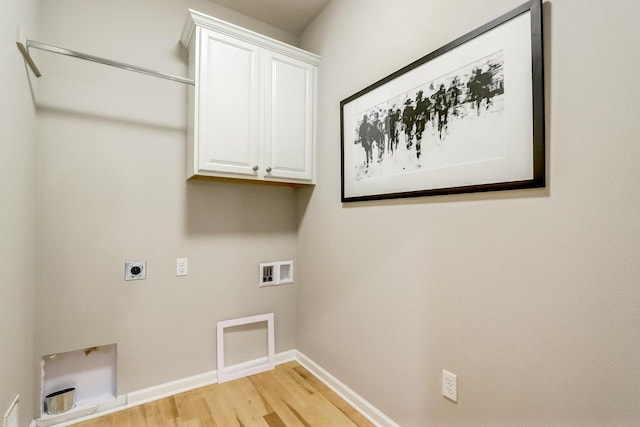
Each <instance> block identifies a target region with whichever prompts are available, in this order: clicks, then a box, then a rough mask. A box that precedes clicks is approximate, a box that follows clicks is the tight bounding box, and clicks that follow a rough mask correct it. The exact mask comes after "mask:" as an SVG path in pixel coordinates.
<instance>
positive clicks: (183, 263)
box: [176, 258, 189, 276]
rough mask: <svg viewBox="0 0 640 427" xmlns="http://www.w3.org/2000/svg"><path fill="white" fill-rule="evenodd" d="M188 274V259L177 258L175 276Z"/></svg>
mask: <svg viewBox="0 0 640 427" xmlns="http://www.w3.org/2000/svg"><path fill="white" fill-rule="evenodd" d="M188 274H189V258H178V259H177V260H176V276H187V275H188Z"/></svg>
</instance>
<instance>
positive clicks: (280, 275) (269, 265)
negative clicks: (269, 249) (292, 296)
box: [258, 261, 293, 287]
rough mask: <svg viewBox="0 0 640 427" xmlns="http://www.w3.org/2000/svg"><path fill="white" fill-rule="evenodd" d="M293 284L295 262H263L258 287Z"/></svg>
mask: <svg viewBox="0 0 640 427" xmlns="http://www.w3.org/2000/svg"><path fill="white" fill-rule="evenodd" d="M287 283H293V261H279V262H263V263H261V264H260V278H259V282H258V285H260V287H262V286H274V285H285V284H287Z"/></svg>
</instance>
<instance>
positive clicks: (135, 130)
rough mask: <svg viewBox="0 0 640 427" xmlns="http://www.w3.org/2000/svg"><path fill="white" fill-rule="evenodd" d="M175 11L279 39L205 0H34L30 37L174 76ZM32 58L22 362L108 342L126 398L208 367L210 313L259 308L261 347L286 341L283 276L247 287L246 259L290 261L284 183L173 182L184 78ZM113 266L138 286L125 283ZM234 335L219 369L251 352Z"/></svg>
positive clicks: (290, 302)
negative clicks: (179, 267)
mask: <svg viewBox="0 0 640 427" xmlns="http://www.w3.org/2000/svg"><path fill="white" fill-rule="evenodd" d="M189 7H191V8H193V9H196V10H199V11H202V12H204V13H208V14H212V15H215V16H218V17H220V18H223V19H226V20H229V21H232V22H234V23H237V24H239V25H243V26H245V27H249V28H251V29H253V30H255V31H260V32H262V33H267V34H268V35H271V36H272V37H276V38H280V39H284V40H285V41H289V42H291V41H295V37H293V36H292V35H289V34H287V33H284V32H282V31H280V30H277V29H275V28H272V27H269V26H266V25H265V24H262V23H260V22H257V21H255V20H252V19H250V18H248V17H245V16H242V15H238V14H237V13H233V12H231V11H230V10H228V9H224V8H220V7H218V6H216V5H215V4H213V3H211V2H209V1H206V0H193V1H170V0H163V1H157V0H136V1H133V2H132V1H128V0H118V1H108V2H104V1H97V0H88V1H87V0H61V1H55V2H50V1H43V2H41V3H40V8H41V11H40V12H41V15H42V20H41V37H40V39H41V40H42V41H44V42H47V43H50V44H53V45H59V46H63V47H68V48H70V49H75V50H78V51H81V52H87V53H91V54H94V55H98V56H103V57H106V58H112V59H115V60H119V61H122V62H128V63H132V64H136V65H140V66H146V67H148V68H152V69H157V70H160V71H164V72H167V73H172V74H176V75H184V76H186V74H187V70H186V64H187V62H186V53H185V50H184V48H183V47H182V46H179V39H180V35H181V32H182V28H183V24H184V21H185V18H186V15H187V8H189ZM39 61H40V63H41V64H42V69H43V74H44V77H43V78H42V79H41V81H40V87H39V91H38V93H37V96H36V98H37V104H38V123H39V128H38V130H39V141H38V155H37V157H36V167H37V171H38V175H37V184H38V200H39V202H40V206H39V208H40V209H39V210H38V216H37V223H38V251H37V261H38V268H37V274H38V294H37V301H36V307H37V315H36V357H41V356H42V355H46V354H50V353H59V352H64V351H69V350H75V349H80V348H85V347H90V346H95V345H102V344H110V343H114V342H115V343H117V344H118V392H119V393H127V392H130V391H134V390H139V389H141V388H145V387H149V386H153V385H157V384H160V383H163V382H167V381H171V380H176V379H180V378H184V377H187V376H190V375H194V374H199V373H203V372H207V371H210V370H213V369H215V368H216V357H215V349H216V346H215V327H216V322H217V321H218V320H222V319H227V318H237V317H242V316H248V315H254V314H260V313H266V312H272V311H273V312H275V318H276V322H275V324H276V331H277V332H276V351H284V350H289V349H292V348H295V314H296V312H295V304H296V287H295V285H288V286H280V287H274V288H265V289H259V288H258V265H259V263H260V262H265V261H277V260H289V259H294V260H295V259H296V244H297V243H296V203H295V192H294V190H293V189H291V188H281V187H267V186H256V185H246V184H228V183H216V182H186V180H185V178H184V177H185V152H186V148H185V147H186V145H185V144H186V138H187V133H186V120H187V111H186V99H187V93H186V86H184V85H181V84H178V83H174V82H170V81H166V80H161V79H154V78H152V77H148V76H144V75H141V74H135V73H130V72H126V71H122V70H118V69H115V68H111V67H106V66H102V65H98V64H93V63H89V62H85V61H80V60H77V59H72V58H67V57H62V56H58V55H53V54H50V53H46V52H41V53H40V55H39ZM20 77H23V76H20ZM23 98H24V97H23ZM179 257H188V258H189V276H187V277H176V276H175V268H176V267H175V265H176V258H179ZM125 260H146V261H147V270H148V271H147V279H146V280H144V281H137V282H126V283H125V282H124V279H123V276H124V261H125ZM260 333H262V332H261V331H257V332H256V331H250V332H246V334H248V335H252V334H254V335H258V334H260ZM238 340H240V341H246V343H247V345H234V346H232V350H233V349H236V351H232V352H231V354H228V355H227V357H226V358H225V361H226V362H227V363H234V362H235V363H238V362H240V361H245V360H250V359H253V358H255V357H257V356H262V355H265V354H266V351H265V348H266V347H265V346H264V343H263V341H264V340H260V341H259V345H258V344H250V342H251V341H252V339H251V338H250V337H247V338H246V339H242V338H238ZM255 342H256V341H254V343H255ZM261 350H262V351H261Z"/></svg>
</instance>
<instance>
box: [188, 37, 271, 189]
mask: <svg viewBox="0 0 640 427" xmlns="http://www.w3.org/2000/svg"><path fill="white" fill-rule="evenodd" d="M201 34H202V38H201V44H200V68H199V70H200V76H199V81H198V83H199V88H198V89H197V95H196V96H198V97H199V99H198V100H197V101H196V102H197V104H198V107H199V113H198V125H197V128H198V129H199V134H198V147H197V154H198V169H199V171H200V172H205V173H206V172H212V173H211V174H210V175H222V176H234V175H251V176H254V177H255V176H257V172H256V171H255V170H254V168H255V167H256V166H257V165H258V160H259V159H258V126H259V122H258V120H259V108H260V91H259V84H260V52H259V48H257V47H256V46H254V45H251V44H249V43H246V42H243V41H241V40H239V39H236V38H233V37H229V36H226V35H224V34H218V33H215V32H213V31H209V30H207V29H204V28H203V29H202V33H201Z"/></svg>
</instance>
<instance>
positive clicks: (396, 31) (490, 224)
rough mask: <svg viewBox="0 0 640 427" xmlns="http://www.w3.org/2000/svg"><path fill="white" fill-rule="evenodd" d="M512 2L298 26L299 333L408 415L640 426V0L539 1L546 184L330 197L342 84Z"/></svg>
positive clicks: (429, 0) (352, 7) (422, 421)
mask: <svg viewBox="0 0 640 427" xmlns="http://www.w3.org/2000/svg"><path fill="white" fill-rule="evenodd" d="M520 3H521V0H492V1H482V2H478V1H473V0H461V1H455V2H451V1H449V2H445V1H435V0H413V1H393V2H389V1H378V0H376V1H372V0H350V1H334V2H332V3H331V4H330V5H329V6H328V7H327V8H326V9H325V10H324V11H323V13H322V14H321V16H319V17H318V18H317V19H316V20H315V21H314V22H313V23H312V24H311V26H310V27H309V28H307V30H306V31H305V33H304V34H303V35H302V36H301V41H300V42H301V45H302V47H303V48H305V49H308V50H311V51H313V52H316V53H318V54H319V55H321V56H322V66H321V73H320V87H319V88H320V91H319V92H320V99H319V115H318V117H319V123H318V158H317V164H318V172H319V173H318V177H319V178H318V182H319V183H318V185H317V186H316V188H315V190H313V191H311V190H307V191H304V192H302V193H300V194H299V196H300V197H299V206H300V214H299V217H300V221H301V224H300V228H299V236H298V258H299V259H300V260H301V262H300V268H299V269H298V272H299V273H300V274H301V276H300V278H301V281H302V284H301V285H300V286H299V288H298V291H299V292H298V335H297V337H298V348H299V349H300V350H301V351H302V352H304V353H305V354H307V355H308V356H309V357H311V358H312V359H313V360H315V361H316V362H318V363H319V364H320V365H322V366H323V367H324V368H326V369H327V370H329V371H330V372H331V373H333V374H334V375H335V376H336V377H338V378H340V379H341V380H342V381H344V382H345V383H347V384H348V385H350V386H351V387H352V388H353V389H354V390H356V391H357V392H358V393H360V394H361V395H362V396H364V397H365V398H366V399H368V400H369V401H371V402H372V403H373V404H374V405H376V406H377V407H378V408H379V409H381V410H382V411H383V412H385V413H386V414H387V415H389V416H390V417H391V418H393V419H394V420H396V421H397V422H398V423H400V424H401V425H403V426H416V427H417V426H452V425H455V426H464V425H483V426H514V425H517V426H525V425H527V426H552V425H554V426H560V425H563V426H564V425H574V426H588V425H593V426H603V425H607V426H614V425H617V426H623V425H624V426H631V425H638V424H639V423H640V400H639V399H640V364H639V363H638V355H639V354H640V334H639V333H638V331H639V330H640V311H639V307H640V286H638V284H639V278H640V263H638V261H637V253H638V252H639V250H640V226H639V222H638V218H639V217H640V168H638V164H639V161H640V145H638V140H639V139H640V127H639V124H638V123H639V121H638V114H639V112H640V111H639V107H638V106H639V105H640V104H639V101H640V88H639V86H638V85H637V84H636V81H637V75H638V73H639V72H640V59H639V56H638V54H637V48H638V46H640V32H638V29H637V22H638V19H639V18H640V3H638V2H637V1H635V0H617V1H615V2H610V3H602V2H582V1H578V0H556V1H552V2H550V3H546V4H545V6H544V23H545V27H546V28H545V38H546V41H545V49H546V52H545V62H546V63H545V67H546V70H545V71H546V94H547V105H546V117H547V146H548V162H547V166H548V183H549V184H548V186H547V188H545V189H539V190H530V191H511V192H502V193H487V194H477V195H458V196H442V197H432V198H421V199H412V200H400V201H383V202H374V203H359V204H347V205H341V204H340V151H339V147H340V128H339V123H340V120H339V119H340V117H339V102H340V100H342V99H344V98H346V97H348V96H350V95H352V94H354V93H355V92H357V91H358V90H360V89H362V88H364V87H366V86H368V85H369V84H371V83H373V82H375V81H377V80H378V79H380V78H382V77H384V76H386V75H388V74H390V73H392V72H394V71H395V70H397V69H399V68H401V67H402V66H404V65H406V64H408V63H410V62H412V61H413V60H415V59H417V58H419V57H421V56H423V55H425V54H426V53H428V52H431V51H433V50H435V49H436V48H438V47H440V46H442V45H444V44H445V43H447V42H449V41H451V40H453V39H454V38H456V37H458V36H460V35H462V34H464V33H466V32H468V31H470V30H472V29H474V28H476V27H477V26H479V25H481V24H484V23H485V22H488V21H490V20H492V19H493V18H495V17H497V16H499V15H500V14H502V13H504V12H507V11H508V10H510V9H512V8H513V7H515V6H517V5H519V4H520ZM318 272H323V274H322V275H319V274H318ZM442 369H447V370H450V371H452V372H454V373H456V374H458V376H459V380H458V381H459V403H458V404H454V403H452V402H450V401H448V400H446V399H444V398H443V397H442V396H441V392H440V381H441V370H442Z"/></svg>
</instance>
